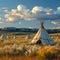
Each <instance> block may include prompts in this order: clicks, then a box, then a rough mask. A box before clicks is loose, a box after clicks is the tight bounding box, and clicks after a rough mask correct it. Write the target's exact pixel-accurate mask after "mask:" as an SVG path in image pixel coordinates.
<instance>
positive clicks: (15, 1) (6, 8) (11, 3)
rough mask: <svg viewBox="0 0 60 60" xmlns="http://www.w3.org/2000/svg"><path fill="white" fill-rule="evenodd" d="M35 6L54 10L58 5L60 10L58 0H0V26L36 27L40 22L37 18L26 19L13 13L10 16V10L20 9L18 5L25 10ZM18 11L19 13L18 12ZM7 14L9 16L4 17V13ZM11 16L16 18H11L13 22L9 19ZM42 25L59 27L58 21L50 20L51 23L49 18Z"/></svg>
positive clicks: (59, 0) (30, 9)
mask: <svg viewBox="0 0 60 60" xmlns="http://www.w3.org/2000/svg"><path fill="white" fill-rule="evenodd" d="M21 5H22V6H21ZM18 6H19V8H18ZM35 6H38V8H39V6H40V7H42V9H46V10H47V9H50V10H52V9H53V10H54V11H56V10H57V8H58V7H59V11H60V0H0V20H1V23H0V27H20V28H38V27H39V24H40V22H39V20H27V19H26V18H27V17H24V19H23V18H19V17H16V16H15V15H14V16H13V17H12V16H11V13H12V12H15V11H16V10H19V11H21V10H20V7H23V8H22V9H24V10H26V11H27V10H29V11H32V10H33V8H34V7H35ZM12 10H13V11H12ZM29 11H28V12H29ZM39 11H40V10H39ZM16 12H17V11H16ZM16 12H15V13H16ZM22 12H23V11H22ZM33 12H34V11H33ZM43 12H44V11H43ZM18 13H19V14H20V12H18ZM29 13H30V12H29ZM7 14H9V16H8V17H9V18H8V17H5V15H6V16H7ZM19 16H20V15H19ZM11 17H12V18H13V19H15V18H14V17H16V19H15V20H13V21H14V22H12V21H11ZM9 19H10V20H9ZM29 19H30V18H29ZM6 21H8V22H6ZM2 22H3V23H2ZM44 26H45V27H46V28H55V27H60V25H59V24H58V22H56V21H52V23H51V21H49V20H45V24H44Z"/></svg>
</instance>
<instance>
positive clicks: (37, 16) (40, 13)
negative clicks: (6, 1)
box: [0, 5, 60, 24]
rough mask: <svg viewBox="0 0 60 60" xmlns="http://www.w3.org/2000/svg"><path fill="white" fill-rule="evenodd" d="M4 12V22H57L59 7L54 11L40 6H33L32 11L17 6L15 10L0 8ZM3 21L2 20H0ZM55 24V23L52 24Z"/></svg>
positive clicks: (22, 6)
mask: <svg viewBox="0 0 60 60" xmlns="http://www.w3.org/2000/svg"><path fill="white" fill-rule="evenodd" d="M0 10H3V11H4V12H6V13H5V14H4V19H5V20H4V22H19V21H20V20H59V19H60V13H59V12H60V7H57V9H56V11H55V10H53V9H51V8H44V7H42V6H35V7H33V8H32V9H28V8H26V7H25V6H24V5H18V6H17V7H16V9H11V10H10V11H9V10H8V9H7V8H0ZM2 20H3V19H2ZM52 23H53V24H56V22H53V21H52Z"/></svg>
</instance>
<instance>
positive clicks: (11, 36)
mask: <svg viewBox="0 0 60 60" xmlns="http://www.w3.org/2000/svg"><path fill="white" fill-rule="evenodd" d="M1 35H2V33H0V36H1ZM3 35H5V36H8V38H5V39H2V38H0V60H49V59H50V60H53V59H54V60H59V59H60V33H54V34H50V36H51V38H52V39H53V40H54V42H55V44H54V45H53V46H50V45H42V44H40V45H31V44H30V42H31V40H32V38H33V37H34V35H35V33H27V32H26V33H25V32H9V33H8V32H5V33H3ZM27 35H30V38H27Z"/></svg>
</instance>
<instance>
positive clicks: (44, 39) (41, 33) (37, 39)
mask: <svg viewBox="0 0 60 60" xmlns="http://www.w3.org/2000/svg"><path fill="white" fill-rule="evenodd" d="M31 43H32V44H40V43H42V44H54V41H53V40H52V39H51V37H50V36H49V34H48V33H47V31H46V30H45V28H44V26H43V22H41V26H40V28H39V30H38V32H37V34H36V35H35V36H34V38H33V40H32V41H31Z"/></svg>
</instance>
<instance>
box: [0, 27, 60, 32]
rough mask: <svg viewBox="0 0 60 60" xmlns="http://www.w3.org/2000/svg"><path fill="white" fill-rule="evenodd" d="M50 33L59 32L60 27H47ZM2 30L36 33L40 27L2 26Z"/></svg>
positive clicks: (0, 29)
mask: <svg viewBox="0 0 60 60" xmlns="http://www.w3.org/2000/svg"><path fill="white" fill-rule="evenodd" d="M46 30H47V32H48V33H58V32H60V29H46ZM0 31H3V32H31V33H36V32H37V31H38V29H31V28H16V27H4V28H0Z"/></svg>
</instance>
